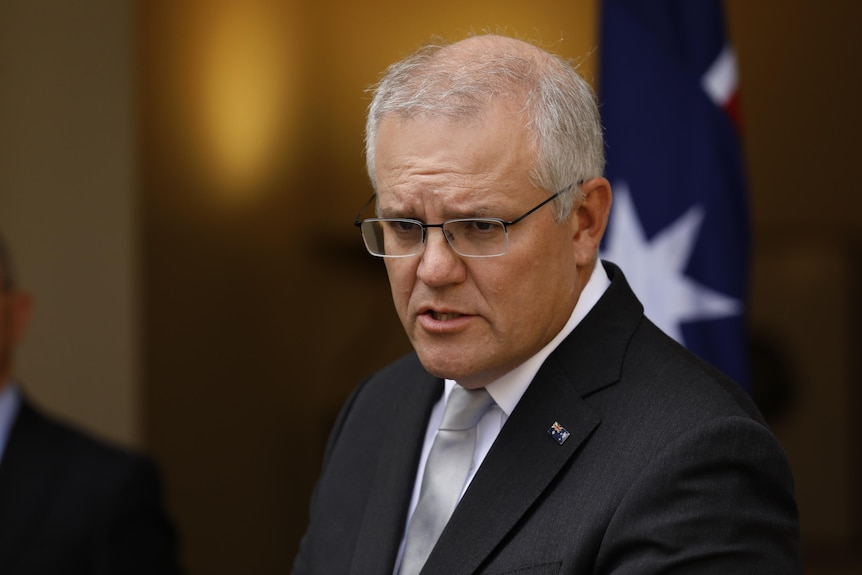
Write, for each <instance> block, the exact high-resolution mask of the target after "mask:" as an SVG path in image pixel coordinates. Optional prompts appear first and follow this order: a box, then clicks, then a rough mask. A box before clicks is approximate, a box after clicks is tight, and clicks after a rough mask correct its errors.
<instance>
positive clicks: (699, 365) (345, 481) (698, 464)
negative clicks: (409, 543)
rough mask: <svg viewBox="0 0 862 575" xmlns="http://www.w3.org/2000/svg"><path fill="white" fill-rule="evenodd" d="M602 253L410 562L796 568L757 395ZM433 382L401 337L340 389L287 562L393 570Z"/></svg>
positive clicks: (776, 451)
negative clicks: (577, 307)
mask: <svg viewBox="0 0 862 575" xmlns="http://www.w3.org/2000/svg"><path fill="white" fill-rule="evenodd" d="M606 268H607V269H608V273H609V275H611V276H612V278H611V279H612V282H611V286H610V287H609V289H608V291H607V292H606V293H605V294H604V296H603V297H602V298H601V300H600V301H599V302H598V303H597V305H596V306H595V307H594V309H593V310H592V311H591V312H590V313H589V314H588V315H587V317H585V318H584V320H583V321H582V322H581V324H579V325H578V327H577V328H575V330H574V331H573V332H572V333H571V334H570V335H569V337H567V338H566V339H565V340H564V341H563V343H562V344H561V345H560V346H559V348H558V349H557V350H555V351H554V352H553V353H552V354H551V355H550V356H549V357H548V359H547V360H546V361H545V363H544V365H543V366H542V367H541V369H540V370H539V372H538V373H537V374H536V377H535V378H534V380H533V382H532V383H531V384H530V386H529V388H528V389H527V391H526V393H525V394H524V396H523V397H522V399H521V401H520V402H519V403H518V405H517V407H516V408H515V410H514V411H513V412H512V414H511V416H510V417H509V419H508V421H507V422H506V424H505V425H504V426H503V429H502V430H501V431H500V435H499V436H498V437H497V440H496V442H495V443H494V445H493V446H492V447H491V450H490V452H489V453H488V455H487V457H486V458H485V460H484V462H483V463H482V465H481V466H480V468H479V470H478V471H477V473H476V476H475V478H474V479H473V482H472V483H471V484H470V487H469V488H468V490H467V492H466V493H465V494H464V497H463V499H462V500H461V502H460V504H459V505H458V507H457V508H456V509H455V512H454V513H453V515H452V517H451V519H450V521H449V523H448V524H447V526H446V528H445V530H444V531H443V533H442V535H441V536H440V539H439V540H438V542H437V545H436V547H435V548H434V550H433V551H432V553H431V556H430V557H429V559H428V562H427V563H426V565H425V569H424V570H423V573H426V574H428V573H434V574H445V575H457V574H466V573H496V574H500V573H517V574H518V575H528V574H550V573H567V574H578V575H583V574H587V573H595V574H598V573H617V574H621V573H627V574H628V573H631V574H637V575H645V574H650V573H663V574H666V573H681V574H687V575H688V574H703V573H715V574H721V575H728V574H734V575H737V574H742V573H751V574H757V575H764V574H776V575H777V574H781V575H787V574H793V573H800V572H801V567H800V559H799V549H798V519H797V511H796V504H795V501H794V496H793V487H792V478H791V474H790V470H789V468H788V465H787V462H786V460H785V456H784V454H783V452H782V450H781V448H780V447H779V445H778V443H777V442H776V440H775V438H774V437H773V435H772V434H771V433H770V432H769V430H768V429H767V427H766V425H765V424H764V422H763V420H762V418H761V416H760V414H759V413H758V411H757V409H756V408H755V407H754V405H753V404H752V402H751V401H750V400H749V398H748V396H747V395H746V394H745V393H744V392H743V391H741V390H740V388H739V386H738V385H736V384H735V383H734V382H732V381H730V380H729V379H727V378H726V377H725V376H723V375H722V374H721V373H719V372H717V371H716V370H715V369H713V368H712V367H710V366H709V365H707V364H706V363H704V362H702V361H700V360H699V359H697V358H696V357H694V356H693V355H691V354H690V353H689V352H687V351H686V350H684V349H683V348H682V347H681V346H679V345H678V344H677V343H675V342H674V341H673V340H672V339H670V338H669V337H667V336H666V335H664V334H663V333H662V332H661V331H659V330H658V328H656V327H655V325H654V324H652V323H651V322H650V321H649V320H647V319H646V318H645V317H644V315H643V307H642V306H641V304H640V302H638V300H637V298H636V297H635V296H634V294H633V293H632V291H631V290H630V288H629V286H628V284H627V283H626V281H625V279H624V277H623V275H622V273H621V272H620V271H619V269H618V268H616V267H615V266H613V265H610V264H606ZM441 389H442V383H441V382H440V381H439V380H438V379H436V378H434V377H432V376H431V375H429V374H428V373H427V372H425V371H424V370H423V369H422V366H421V365H420V364H419V362H418V360H417V358H416V356H415V355H410V356H408V357H406V358H403V359H401V360H400V361H398V362H396V363H394V364H392V365H390V366H388V367H387V368H385V369H383V370H382V371H381V372H379V373H377V374H376V375H374V376H373V377H371V378H370V379H368V380H367V381H365V382H364V383H363V384H362V385H361V386H360V387H359V388H358V389H357V390H356V391H355V392H354V394H353V395H352V397H351V398H350V400H349V402H348V403H347V404H346V406H345V407H344V409H343V411H342V413H341V415H340V416H339V419H338V421H337V422H336V424H335V426H334V428H333V430H332V435H331V438H330V442H329V445H328V447H327V452H326V455H325V459H324V463H323V470H322V474H321V477H320V479H319V481H318V484H317V486H316V488H315V493H314V496H313V499H312V503H311V517H310V523H309V526H308V530H307V532H306V535H305V537H304V539H303V541H302V544H301V549H300V552H299V555H298V556H297V559H296V562H295V565H294V573H296V574H308V573H313V574H324V573H327V574H328V573H339V574H341V573H352V574H355V575H374V574H388V573H391V572H392V569H393V564H394V561H395V558H396V554H397V551H398V547H399V544H400V540H401V537H402V533H403V530H404V524H405V518H406V514H407V508H408V503H409V500H410V495H411V491H412V489H413V482H414V480H415V474H416V466H417V464H418V460H419V455H420V450H421V446H422V441H423V435H424V433H425V428H426V425H427V421H428V417H429V414H430V411H431V408H432V406H433V404H434V402H435V401H437V399H438V398H439V396H440V393H441ZM554 422H559V423H560V424H561V425H562V426H563V427H564V428H565V429H566V430H568V431H569V432H571V436H570V437H569V438H568V439H567V440H566V441H565V442H564V443H563V444H562V445H561V444H559V443H558V442H557V441H555V440H554V439H553V438H552V437H550V436H549V435H548V429H549V428H550V427H551V425H552V424H553V423H554Z"/></svg>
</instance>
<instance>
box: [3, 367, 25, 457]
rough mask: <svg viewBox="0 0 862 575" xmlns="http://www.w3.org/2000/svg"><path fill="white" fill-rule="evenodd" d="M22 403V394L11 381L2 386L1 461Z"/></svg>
mask: <svg viewBox="0 0 862 575" xmlns="http://www.w3.org/2000/svg"><path fill="white" fill-rule="evenodd" d="M20 403H21V395H20V392H19V391H18V388H17V387H15V384H14V383H12V382H11V381H7V382H6V384H5V385H4V386H3V387H2V388H0V461H2V460H3V452H4V451H6V443H8V441H9V432H10V431H11V430H12V423H13V422H14V421H15V416H16V415H17V414H18V405H19V404H20Z"/></svg>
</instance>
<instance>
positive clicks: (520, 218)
mask: <svg viewBox="0 0 862 575" xmlns="http://www.w3.org/2000/svg"><path fill="white" fill-rule="evenodd" d="M581 183H582V182H578V184H577V185H578V186H580V185H581ZM574 186H575V184H569V185H568V186H566V187H565V188H563V189H561V190H559V191H558V192H556V193H554V194H552V195H550V196H548V197H547V198H545V199H544V200H542V202H541V203H539V204H538V205H536V206H534V207H533V208H531V209H529V210H527V211H526V212H524V213H523V214H521V215H520V216H518V217H517V218H515V219H514V220H511V221H507V220H503V219H500V218H453V219H451V220H446V221H444V222H442V223H439V224H426V223H424V222H421V221H419V220H415V219H413V218H365V219H362V220H360V219H359V217H360V216H361V215H362V212H364V211H365V210H366V209H367V208H368V206H370V205H371V202H373V201H374V199H375V198H376V197H377V192H373V193H372V194H371V197H370V198H368V201H367V202H365V205H363V206H362V209H361V210H359V213H358V214H356V217H355V218H353V225H354V226H356V227H357V228H359V233H360V234H362V236H363V242H362V243H363V244H364V245H365V249H366V250H367V251H368V253H369V254H371V255H372V256H374V257H378V258H409V257H412V256H418V255H420V254H422V252H424V251H425V244H426V238H427V237H428V233H427V230H428V228H440V231H441V232H442V231H444V230H443V227H444V226H445V225H446V224H449V223H452V222H463V221H472V220H476V221H492V222H498V223H499V224H501V225H502V226H503V233H504V237H505V238H506V251H504V252H501V253H499V254H489V255H476V254H464V253H461V252H460V251H458V249H457V248H456V247H455V246H453V245H452V241H451V240H450V239H449V236H447V235H446V234H445V233H444V234H443V237H444V238H446V243H447V244H448V245H449V247H450V248H452V250H453V251H454V252H455V253H457V254H458V255H460V256H462V257H465V258H495V257H500V256H502V255H505V254H506V253H507V252H508V251H509V227H510V226H514V225H515V224H517V223H518V222H521V221H523V220H524V219H525V218H526V217H527V216H529V215H531V214H533V213H535V212H536V211H538V210H539V208H541V207H543V206H544V205H545V204H549V203H551V202H552V201H553V200H555V199H557V197H558V196H560V195H561V194H564V193H566V192H568V191H570V190H571V189H572V188H573V187H574ZM367 221H404V222H411V223H415V224H416V225H418V226H419V227H420V228H421V229H422V242H421V243H420V244H419V245H420V246H422V248H421V249H420V250H419V251H417V252H416V253H413V254H403V255H388V254H375V253H373V252H372V251H371V250H370V249H369V248H368V242H366V241H365V234H364V233H363V232H362V224H364V223H365V222H367Z"/></svg>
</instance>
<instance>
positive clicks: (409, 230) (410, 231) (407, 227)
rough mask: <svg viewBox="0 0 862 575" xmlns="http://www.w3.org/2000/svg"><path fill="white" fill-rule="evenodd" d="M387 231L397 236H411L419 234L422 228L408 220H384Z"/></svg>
mask: <svg viewBox="0 0 862 575" xmlns="http://www.w3.org/2000/svg"><path fill="white" fill-rule="evenodd" d="M385 221H386V225H387V229H388V230H390V231H391V233H393V234H395V235H398V236H412V235H414V234H417V233H420V232H421V230H422V226H420V225H419V224H417V223H416V222H412V221H410V220H385Z"/></svg>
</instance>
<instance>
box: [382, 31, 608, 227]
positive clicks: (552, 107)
mask: <svg viewBox="0 0 862 575" xmlns="http://www.w3.org/2000/svg"><path fill="white" fill-rule="evenodd" d="M501 100H506V101H508V103H509V105H510V106H511V107H512V108H513V109H515V110H517V111H518V113H517V114H516V115H515V118H516V121H517V122H518V123H519V124H518V125H513V127H512V130H513V132H514V131H516V130H521V129H524V128H526V129H527V130H528V133H529V134H530V135H531V138H532V143H533V149H534V151H535V158H534V159H533V173H532V179H533V181H534V183H535V184H536V185H537V186H539V187H542V188H544V189H547V190H558V189H561V188H563V187H564V186H566V185H569V184H571V183H572V182H580V181H585V180H587V179H590V178H594V177H599V176H601V175H602V173H603V171H604V141H603V136H602V129H601V123H600V120H599V114H598V107H597V106H596V101H595V96H594V94H593V91H592V89H591V88H590V86H589V85H588V84H587V83H586V82H585V81H584V80H583V78H581V77H580V75H578V73H577V72H576V71H575V69H574V68H573V67H572V65H571V64H570V63H568V62H566V61H564V60H562V59H561V58H559V57H557V56H555V55H553V54H551V53H549V52H547V51H545V50H543V49H541V48H539V47H537V46H535V45H533V44H530V43H527V42H524V41H521V40H517V39H514V38H509V37H506V36H499V35H482V36H472V37H470V38H467V39H464V40H461V41H459V42H456V43H454V44H448V45H440V44H433V45H426V46H424V47H422V48H420V49H419V50H417V51H416V52H414V53H413V54H411V55H410V56H408V57H407V58H405V59H404V60H402V61H401V62H398V63H396V64H393V65H392V66H390V67H389V69H388V70H387V71H386V73H385V75H384V76H383V78H382V79H381V81H380V83H379V84H378V85H377V86H376V88H375V90H374V97H373V99H372V102H371V105H370V106H369V110H368V119H367V123H366V162H367V168H368V174H369V176H370V178H371V181H372V185H374V186H375V188H376V184H377V182H376V176H375V165H374V156H375V144H376V138H377V128H378V126H379V125H380V121H381V120H382V119H383V118H384V117H386V116H389V115H396V116H399V117H401V118H405V119H406V118H414V117H420V116H427V117H444V118H448V119H450V120H452V121H455V122H476V121H481V119H482V117H483V114H484V113H485V112H486V111H487V110H488V109H489V108H490V107H491V104H492V103H494V102H498V101H501ZM572 196H573V194H566V195H565V196H564V197H562V198H561V201H560V204H559V205H558V216H559V217H561V218H565V217H566V216H567V215H568V213H569V210H570V209H571V204H572V201H573V200H576V199H577V198H573V197H572Z"/></svg>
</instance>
